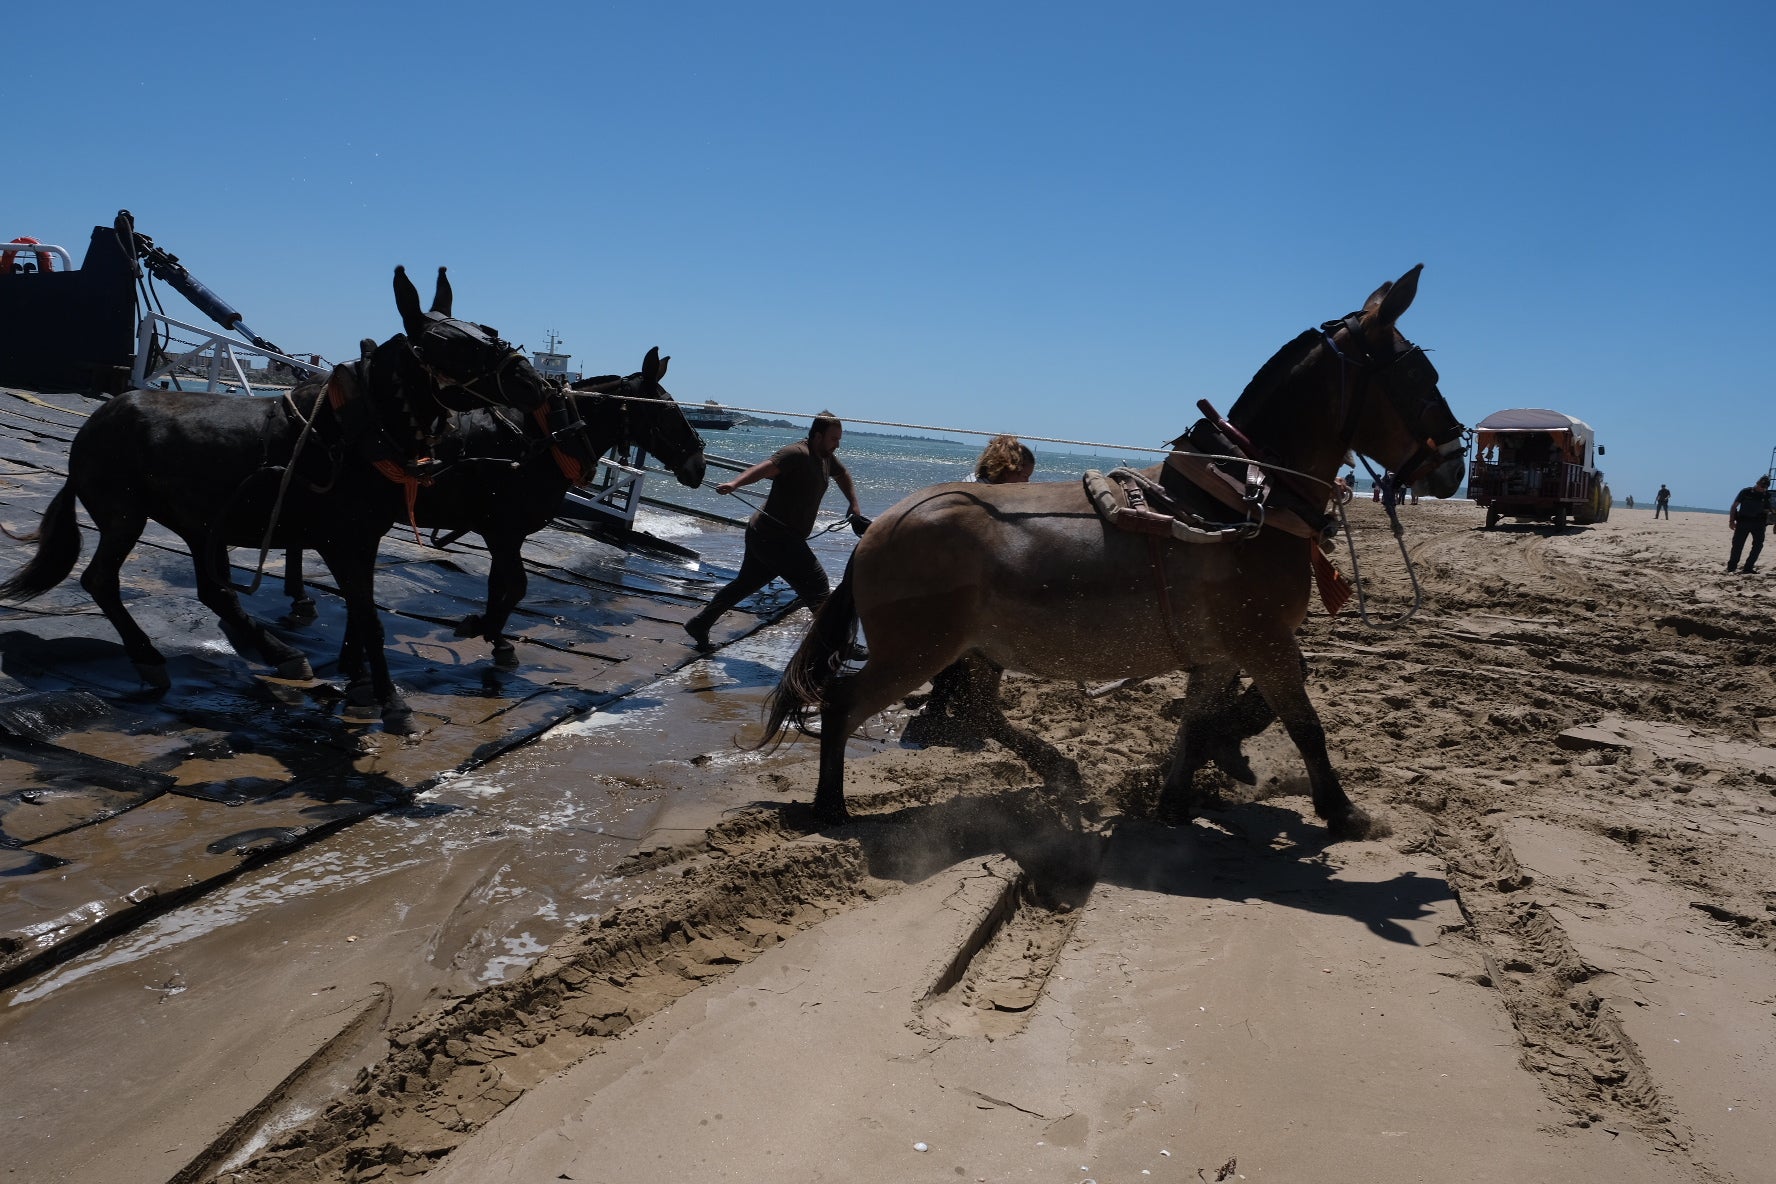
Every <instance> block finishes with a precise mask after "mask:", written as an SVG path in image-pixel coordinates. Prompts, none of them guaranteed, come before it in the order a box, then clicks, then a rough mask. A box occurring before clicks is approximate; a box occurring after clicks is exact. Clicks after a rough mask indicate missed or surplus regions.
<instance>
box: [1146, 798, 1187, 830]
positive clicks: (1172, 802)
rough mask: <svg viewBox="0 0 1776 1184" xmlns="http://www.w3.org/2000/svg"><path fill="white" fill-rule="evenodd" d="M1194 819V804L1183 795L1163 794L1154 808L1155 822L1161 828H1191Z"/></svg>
mask: <svg viewBox="0 0 1776 1184" xmlns="http://www.w3.org/2000/svg"><path fill="white" fill-rule="evenodd" d="M1194 817H1196V809H1195V807H1194V805H1193V803H1191V802H1190V800H1189V799H1187V798H1185V797H1184V795H1182V794H1167V793H1162V794H1160V795H1159V801H1158V803H1157V804H1155V806H1154V807H1153V821H1155V822H1157V823H1158V824H1159V825H1161V826H1189V825H1190V820H1191V819H1192V818H1194Z"/></svg>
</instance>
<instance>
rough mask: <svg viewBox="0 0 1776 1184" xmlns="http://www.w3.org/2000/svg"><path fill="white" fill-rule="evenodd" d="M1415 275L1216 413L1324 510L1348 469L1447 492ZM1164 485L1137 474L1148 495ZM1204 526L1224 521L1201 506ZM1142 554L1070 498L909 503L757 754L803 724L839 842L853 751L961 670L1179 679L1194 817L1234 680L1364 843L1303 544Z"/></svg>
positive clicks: (1449, 451) (1324, 801)
mask: <svg viewBox="0 0 1776 1184" xmlns="http://www.w3.org/2000/svg"><path fill="white" fill-rule="evenodd" d="M1418 275H1419V268H1416V267H1415V268H1413V269H1412V270H1411V271H1409V272H1407V273H1406V275H1405V276H1403V277H1402V278H1401V279H1400V280H1399V282H1397V283H1393V284H1384V285H1382V286H1381V288H1379V289H1378V290H1377V291H1376V292H1375V294H1374V295H1373V296H1371V297H1370V298H1369V300H1368V303H1366V304H1365V305H1364V307H1363V309H1362V311H1361V312H1359V313H1353V314H1351V315H1350V316H1349V317H1346V318H1344V319H1342V320H1339V321H1331V322H1328V323H1327V324H1326V325H1325V326H1322V327H1321V328H1320V329H1315V330H1309V331H1308V332H1306V333H1303V334H1302V335H1301V336H1300V337H1298V338H1296V339H1295V341H1293V342H1291V343H1290V344H1289V345H1286V346H1284V347H1283V349H1281V350H1280V351H1278V353H1277V355H1276V356H1275V357H1274V358H1272V359H1271V360H1270V362H1269V363H1267V364H1266V365H1265V367H1264V368H1263V369H1262V370H1260V371H1259V373H1258V375H1257V377H1255V378H1254V379H1253V380H1252V382H1251V383H1250V384H1249V385H1248V386H1247V387H1246V390H1245V392H1244V393H1243V394H1242V395H1241V396H1240V399H1239V401H1238V402H1237V403H1236V404H1234V407H1233V410H1232V411H1231V412H1230V413H1229V416H1228V418H1229V419H1230V420H1231V421H1232V423H1233V425H1234V426H1235V427H1236V428H1238V429H1239V430H1240V431H1241V432H1243V433H1244V435H1245V436H1246V437H1247V438H1248V440H1250V441H1251V442H1252V443H1253V445H1254V446H1255V447H1257V448H1258V449H1260V450H1262V451H1263V452H1264V453H1265V454H1266V455H1267V456H1268V457H1269V458H1270V460H1271V462H1272V463H1273V465H1274V466H1275V468H1274V470H1273V475H1274V476H1276V477H1277V478H1278V479H1279V482H1282V483H1286V484H1292V486H1293V488H1294V489H1295V490H1297V491H1298V492H1299V493H1300V494H1301V496H1302V499H1303V504H1307V505H1312V506H1313V507H1314V508H1315V510H1317V511H1323V509H1324V507H1325V505H1326V504H1327V500H1328V496H1329V494H1330V492H1331V490H1332V488H1333V486H1332V479H1333V477H1334V476H1335V475H1336V474H1337V472H1338V469H1339V466H1340V464H1341V462H1343V460H1344V459H1345V456H1346V454H1347V452H1348V451H1349V450H1351V449H1355V450H1356V451H1358V452H1361V453H1363V454H1364V455H1365V456H1369V457H1372V458H1373V459H1375V460H1377V461H1379V462H1380V463H1382V464H1384V465H1386V466H1387V467H1388V468H1389V469H1391V470H1394V471H1396V472H1402V473H1404V474H1406V479H1407V480H1409V481H1410V482H1412V483H1414V484H1415V487H1417V488H1419V489H1421V490H1422V491H1423V492H1427V493H1429V494H1431V495H1433V496H1436V497H1447V496H1449V495H1450V494H1453V493H1454V492H1455V491H1456V489H1457V488H1458V487H1459V486H1460V484H1461V478H1462V473H1463V464H1462V453H1461V436H1462V432H1463V429H1462V425H1461V424H1460V423H1458V422H1457V421H1456V419H1455V417H1454V416H1453V415H1452V414H1451V413H1450V410H1449V405H1448V404H1447V403H1446V402H1445V401H1444V399H1443V396H1442V394H1441V392H1439V391H1438V389H1437V374H1436V371H1435V370H1434V369H1432V368H1431V366H1430V363H1429V362H1428V361H1426V360H1425V358H1424V356H1423V353H1422V351H1420V350H1418V349H1416V348H1415V347H1413V346H1412V345H1410V344H1409V343H1408V342H1407V341H1406V339H1405V338H1403V337H1402V336H1400V334H1399V332H1398V331H1397V330H1396V329H1395V328H1394V322H1395V321H1396V320H1397V319H1398V318H1399V316H1400V314H1401V313H1403V312H1405V311H1406V309H1407V306H1408V305H1410V304H1411V303H1412V298H1413V295H1414V294H1415V293H1416V291H1417V289H1418ZM1163 468H1164V466H1155V467H1154V468H1152V469H1149V470H1147V473H1146V475H1147V476H1148V477H1150V478H1153V479H1154V480H1160V478H1161V476H1162V469H1163ZM1282 470H1294V471H1295V472H1296V473H1297V474H1299V475H1298V476H1294V477H1290V476H1289V475H1288V474H1287V473H1286V472H1283V471H1282ZM1198 508H1199V509H1200V510H1201V511H1203V512H1205V513H1206V514H1208V515H1211V516H1212V515H1215V514H1217V513H1218V514H1219V515H1220V516H1221V517H1222V518H1225V517H1227V516H1228V511H1226V510H1221V509H1219V508H1218V507H1217V506H1216V505H1215V503H1213V502H1207V501H1205V502H1204V503H1202V504H1201V505H1200V506H1199V507H1198ZM1151 537H1152V536H1143V535H1137V534H1132V533H1127V532H1123V531H1119V530H1115V529H1113V528H1110V527H1107V526H1106V525H1105V524H1104V522H1103V521H1102V520H1101V519H1100V518H1099V516H1098V514H1097V513H1096V512H1095V511H1094V509H1093V508H1092V505H1091V503H1090V501H1089V500H1088V499H1087V496H1086V494H1085V492H1084V490H1083V488H1082V486H1081V485H1080V484H1079V483H1077V482H1069V483H1042V484H1029V485H962V484H954V485H939V486H934V487H932V488H930V489H926V490H923V491H921V492H919V493H916V494H913V495H912V496H911V497H908V498H906V499H904V500H902V501H901V502H900V503H899V504H898V505H896V506H895V507H894V508H893V509H891V510H889V511H888V512H887V513H885V514H883V515H882V516H881V517H879V518H877V519H876V521H875V524H874V525H873V526H871V527H870V528H869V530H868V531H867V532H866V533H865V534H864V536H863V540H862V541H861V542H860V543H858V545H857V549H856V551H854V552H853V553H852V557H851V563H850V566H849V567H848V569H847V570H846V573H845V578H844V579H843V580H842V581H841V582H840V584H839V587H838V588H837V589H836V590H835V591H834V592H833V595H832V597H831V599H829V600H828V601H827V602H826V604H825V605H824V606H823V607H822V608H821V610H820V613H819V614H818V615H817V616H816V618H815V620H814V623H813V626H812V627H811V628H810V630H809V632H808V636H807V637H806V638H805V639H803V641H802V644H801V647H800V649H798V650H797V652H796V655H795V657H794V658H793V659H792V660H791V662H790V666H789V669H788V670H786V671H785V672H784V675H783V679H782V682H781V683H780V684H779V685H778V687H777V689H776V691H774V692H773V693H772V697H771V700H770V702H769V703H768V705H767V710H768V717H767V722H766V734H765V738H764V740H763V741H762V742H761V743H769V742H771V741H773V740H774V739H776V738H777V737H778V736H780V735H781V734H782V732H783V730H784V728H785V727H786V726H788V725H789V724H790V723H792V722H793V723H795V724H797V725H803V724H804V723H805V722H806V721H807V719H808V717H809V716H811V715H812V714H813V713H814V711H815V710H816V709H817V710H818V712H819V715H820V783H819V786H818V788H817V789H816V790H815V794H814V813H815V815H816V817H817V818H819V819H820V820H821V821H823V822H840V821H843V820H845V818H846V817H847V813H846V809H845V797H844V760H845V741H846V739H847V738H848V737H849V736H850V735H851V733H852V732H853V731H855V730H856V729H857V727H858V726H859V725H861V724H862V723H863V722H864V721H865V720H867V719H868V718H869V717H870V716H872V715H874V714H875V713H876V712H878V711H880V710H882V709H883V708H884V707H887V706H888V705H889V704H891V703H893V702H895V701H896V700H898V699H900V698H901V697H903V696H905V695H906V694H908V693H909V692H911V691H912V690H914V689H915V688H917V687H918V686H919V685H920V684H921V683H923V682H925V681H926V680H927V679H929V678H930V677H931V676H932V675H934V674H936V673H937V672H938V671H939V670H942V669H943V668H944V667H945V666H947V665H949V664H950V663H951V662H954V661H956V659H958V658H959V657H962V656H963V655H965V654H980V655H982V656H984V657H986V658H988V659H991V660H992V661H993V662H994V663H996V664H998V665H999V666H1001V667H1004V668H1005V669H1007V670H1018V671H1022V672H1024V673H1027V674H1033V675H1037V676H1039V677H1043V678H1054V679H1067V680H1086V681H1099V680H1107V679H1115V678H1127V677H1135V678H1144V677H1150V676H1152V675H1156V674H1161V673H1164V672H1166V671H1168V670H1176V669H1179V668H1185V669H1188V670H1189V671H1190V683H1189V689H1188V691H1187V692H1186V695H1185V700H1184V717H1183V721H1182V723H1181V724H1180V726H1179V729H1178V743H1177V749H1176V752H1175V755H1174V757H1173V759H1172V762H1171V766H1170V768H1169V770H1168V772H1167V776H1166V781H1165V786H1164V790H1163V792H1162V797H1161V801H1162V806H1166V807H1168V808H1175V807H1177V806H1178V805H1179V804H1180V803H1181V802H1182V803H1185V804H1187V799H1188V795H1189V789H1190V782H1191V776H1192V774H1194V773H1195V771H1196V770H1197V769H1199V768H1201V767H1202V766H1203V765H1204V764H1206V763H1207V762H1208V761H1210V760H1212V759H1216V758H1217V757H1218V756H1219V755H1221V753H1220V746H1224V745H1225V744H1226V739H1225V737H1224V736H1222V735H1220V734H1219V722H1218V721H1220V720H1222V719H1223V718H1224V717H1225V716H1226V714H1227V712H1228V710H1229V688H1230V687H1232V686H1234V685H1235V683H1236V679H1237V677H1238V675H1239V673H1240V671H1242V670H1244V671H1245V672H1246V674H1248V675H1249V676H1250V677H1251V679H1252V681H1253V683H1254V684H1255V685H1256V686H1257V687H1258V689H1259V690H1260V691H1261V692H1262V694H1263V696H1264V698H1265V700H1267V701H1268V703H1269V704H1270V706H1271V707H1272V708H1274V709H1275V711H1276V713H1277V715H1278V716H1279V717H1281V719H1282V721H1283V723H1284V725H1285V726H1286V727H1287V728H1288V731H1289V735H1290V738H1291V739H1293V740H1294V742H1295V746H1296V747H1297V748H1298V749H1300V751H1301V755H1302V757H1303V758H1304V759H1305V760H1306V762H1307V769H1308V775H1309V779H1310V782H1311V784H1312V788H1313V801H1314V810H1315V811H1316V812H1317V813H1318V814H1319V816H1320V817H1321V818H1323V819H1325V821H1326V823H1327V825H1328V826H1329V828H1330V829H1331V831H1332V832H1333V834H1334V835H1337V836H1339V837H1357V836H1362V835H1364V834H1367V833H1369V830H1370V826H1371V824H1370V820H1369V818H1368V816H1367V815H1366V814H1364V813H1363V811H1362V810H1360V809H1358V808H1357V807H1356V806H1355V805H1353V804H1352V803H1351V801H1350V799H1349V798H1348V797H1347V796H1345V792H1344V789H1343V787H1342V786H1340V785H1339V782H1338V775H1337V774H1336V773H1335V772H1334V771H1333V769H1332V762H1331V761H1330V759H1328V757H1327V754H1326V737H1325V731H1324V729H1323V728H1322V727H1321V725H1320V721H1319V717H1318V716H1317V715H1316V714H1315V713H1314V709H1313V704H1312V703H1310V702H1309V701H1308V697H1307V690H1306V687H1305V685H1304V681H1303V674H1302V661H1301V651H1300V649H1299V648H1298V647H1297V645H1296V642H1295V630H1296V628H1297V627H1299V626H1300V624H1301V622H1302V620H1303V619H1304V618H1305V617H1306V615H1307V605H1308V596H1309V559H1310V556H1311V548H1312V547H1313V546H1314V545H1315V544H1314V543H1313V542H1312V541H1310V540H1309V539H1307V538H1303V537H1299V536H1298V535H1295V534H1289V533H1285V532H1284V531H1282V530H1279V529H1276V528H1274V527H1271V528H1267V529H1263V530H1261V531H1258V532H1257V533H1256V534H1255V536H1253V537H1248V538H1244V539H1239V540H1236V541H1227V542H1220V543H1210V544H1205V545H1201V546H1184V545H1179V544H1161V545H1158V546H1154V545H1152V544H1151V543H1150V539H1151ZM1168 607H1169V610H1170V611H1169V614H1168V612H1167V609H1168ZM859 621H861V623H862V625H863V631H864V635H865V637H866V638H867V639H868V642H869V659H868V661H867V662H865V664H864V665H863V667H862V669H861V670H859V671H857V672H856V673H855V674H845V673H841V656H842V655H843V654H845V653H846V652H847V647H848V645H849V643H850V641H851V639H852V637H853V635H854V632H855V630H856V626H857V624H858V622H859ZM994 702H995V706H994V707H993V709H992V711H993V714H994V716H995V717H996V721H995V723H994V725H993V728H992V731H991V732H990V734H992V735H994V737H995V738H997V739H1000V740H1002V741H1004V742H1005V743H1007V744H1008V745H1010V746H1011V747H1013V749H1014V751H1017V752H1018V753H1019V755H1020V756H1024V757H1025V758H1026V759H1029V760H1031V761H1032V763H1036V762H1037V761H1038V760H1039V759H1040V758H1041V757H1042V755H1043V751H1044V746H1043V745H1042V744H1041V742H1040V741H1037V740H1036V739H1035V738H1034V737H1032V736H1028V735H1026V734H1024V733H1020V732H1018V731H1016V730H1015V729H1012V728H1011V727H1010V725H1009V724H1006V723H1005V721H1004V716H1003V714H1002V713H1000V712H998V709H997V706H996V696H995V699H994ZM1048 751H1050V752H1052V750H1048ZM1071 773H1072V776H1073V777H1075V778H1076V777H1077V771H1076V770H1072V771H1071Z"/></svg>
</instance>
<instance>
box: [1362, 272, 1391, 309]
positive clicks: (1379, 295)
mask: <svg viewBox="0 0 1776 1184" xmlns="http://www.w3.org/2000/svg"><path fill="white" fill-rule="evenodd" d="M1393 286H1394V282H1393V281H1392V280H1389V281H1388V282H1387V283H1385V284H1383V285H1382V286H1381V287H1379V288H1377V289H1375V291H1373V292H1371V293H1369V299H1367V300H1365V301H1363V311H1364V312H1366V313H1369V312H1374V311H1375V310H1376V309H1378V308H1380V307H1381V302H1382V301H1383V300H1384V299H1386V298H1387V294H1388V291H1389V289H1391V288H1392V287H1393Z"/></svg>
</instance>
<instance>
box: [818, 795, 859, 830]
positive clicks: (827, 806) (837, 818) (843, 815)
mask: <svg viewBox="0 0 1776 1184" xmlns="http://www.w3.org/2000/svg"><path fill="white" fill-rule="evenodd" d="M814 821H815V822H818V823H820V824H821V825H822V826H843V825H845V824H846V823H847V822H850V821H851V811H849V810H847V809H846V808H845V799H843V798H840V799H839V800H838V801H836V802H833V801H821V800H820V799H819V798H818V797H817V798H815V799H814Z"/></svg>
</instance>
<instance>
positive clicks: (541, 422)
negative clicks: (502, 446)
mask: <svg viewBox="0 0 1776 1184" xmlns="http://www.w3.org/2000/svg"><path fill="white" fill-rule="evenodd" d="M530 414H531V416H532V417H533V418H534V419H535V420H536V421H537V427H539V428H542V429H543V435H545V436H547V435H549V409H548V408H547V407H543V406H540V405H539V406H538V407H537V408H536V409H535V410H533V411H532V412H531V413H530ZM549 451H550V452H551V453H553V454H554V457H555V467H556V468H558V469H560V470H561V475H562V476H563V477H566V478H567V483H568V484H569V485H572V486H573V487H574V488H576V489H578V488H579V487H580V486H581V485H583V484H585V481H586V473H585V470H584V469H582V468H581V467H580V462H579V461H578V460H576V459H574V458H573V457H571V456H569V455H568V454H567V453H565V452H563V451H561V446H560V445H558V444H556V443H555V442H554V440H553V439H551V440H550V442H549Z"/></svg>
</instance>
